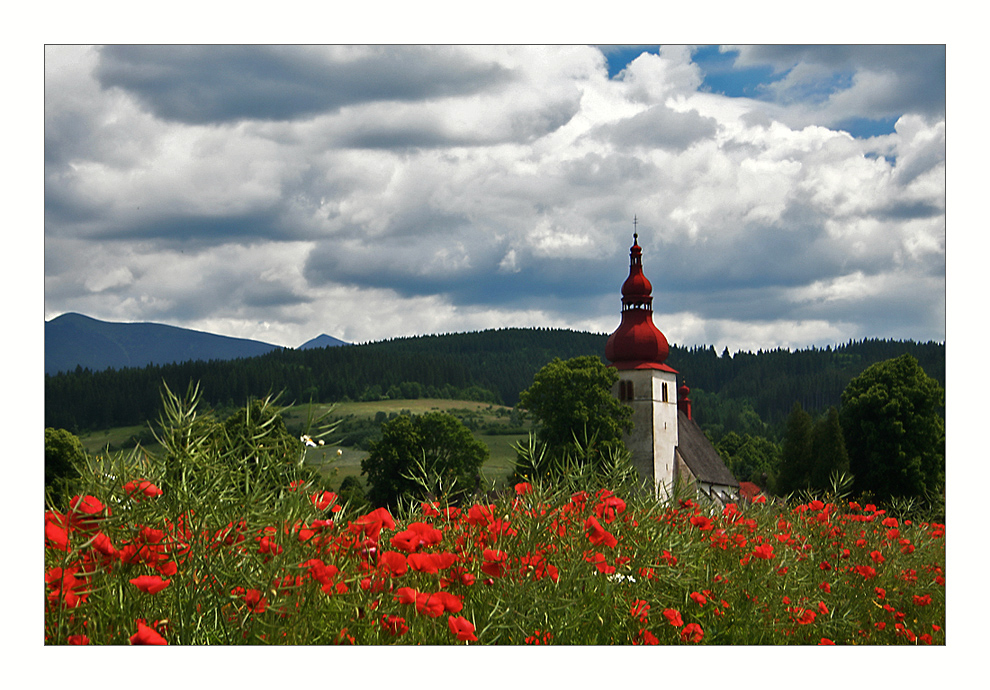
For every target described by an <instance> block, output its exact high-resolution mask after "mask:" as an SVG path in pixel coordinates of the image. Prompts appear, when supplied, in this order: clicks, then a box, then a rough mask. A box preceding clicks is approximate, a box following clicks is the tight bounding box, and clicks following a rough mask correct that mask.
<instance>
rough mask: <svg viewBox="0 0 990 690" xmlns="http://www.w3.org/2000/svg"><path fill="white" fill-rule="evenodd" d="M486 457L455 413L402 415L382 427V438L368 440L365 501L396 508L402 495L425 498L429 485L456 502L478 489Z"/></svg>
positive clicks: (363, 465) (484, 448)
mask: <svg viewBox="0 0 990 690" xmlns="http://www.w3.org/2000/svg"><path fill="white" fill-rule="evenodd" d="M487 459H488V446H486V445H485V444H483V443H481V442H480V441H478V440H477V439H475V438H474V436H472V435H471V432H470V431H469V430H468V429H467V427H465V426H464V425H463V424H462V423H461V422H460V421H458V420H457V418H456V417H454V416H453V415H450V414H447V413H445V412H429V413H427V414H424V415H420V416H416V417H413V416H410V415H405V414H403V415H399V416H398V417H396V418H395V419H392V420H390V421H389V422H387V423H385V424H383V425H382V437H381V439H380V440H378V441H374V442H372V443H371V444H370V455H369V456H368V457H367V458H365V459H364V460H363V461H362V462H361V473H362V474H363V475H365V476H366V477H367V479H368V481H367V483H368V493H367V497H368V500H370V501H371V502H372V503H374V504H375V505H377V506H385V507H388V508H390V509H395V508H397V507H398V505H399V501H400V499H403V498H412V499H414V498H419V499H422V498H426V497H427V494H428V493H429V491H430V489H433V488H436V489H437V490H443V491H444V492H445V493H446V494H447V495H446V497H447V498H448V499H450V500H455V501H456V500H457V499H459V498H460V497H461V496H463V495H465V494H467V493H469V492H472V491H474V490H475V489H477V488H478V486H479V484H480V481H481V475H480V470H481V466H482V464H484V462H485V460H487ZM417 477H418V478H419V479H421V480H423V482H420V481H417V479H416V478H417ZM431 482H436V483H437V484H438V486H436V487H433V486H430V483H431ZM424 483H425V484H426V485H427V486H424ZM428 486H429V489H428V488H427V487H428Z"/></svg>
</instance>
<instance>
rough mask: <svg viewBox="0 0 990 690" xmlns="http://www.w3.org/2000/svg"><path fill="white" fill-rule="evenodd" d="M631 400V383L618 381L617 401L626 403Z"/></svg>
mask: <svg viewBox="0 0 990 690" xmlns="http://www.w3.org/2000/svg"><path fill="white" fill-rule="evenodd" d="M632 399H633V382H632V381H625V380H623V381H619V400H621V401H622V402H626V401H629V400H632Z"/></svg>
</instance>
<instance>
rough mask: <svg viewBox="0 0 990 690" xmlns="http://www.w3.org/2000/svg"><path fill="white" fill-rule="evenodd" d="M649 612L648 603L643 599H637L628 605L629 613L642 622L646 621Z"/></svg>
mask: <svg viewBox="0 0 990 690" xmlns="http://www.w3.org/2000/svg"><path fill="white" fill-rule="evenodd" d="M649 614H650V605H649V604H648V603H647V602H646V601H645V600H644V599H637V600H636V601H634V602H633V603H632V606H630V607H629V615H630V616H632V617H633V618H638V619H639V620H640V621H642V622H643V623H645V622H646V618H647V616H649Z"/></svg>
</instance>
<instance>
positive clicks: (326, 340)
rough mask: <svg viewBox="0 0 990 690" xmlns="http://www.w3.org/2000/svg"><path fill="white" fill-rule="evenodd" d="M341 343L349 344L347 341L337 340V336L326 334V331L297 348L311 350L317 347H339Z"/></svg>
mask: <svg viewBox="0 0 990 690" xmlns="http://www.w3.org/2000/svg"><path fill="white" fill-rule="evenodd" d="M341 345H349V343H345V342H344V341H343V340H338V339H337V338H334V337H333V336H330V335H327V334H326V333H321V334H320V335H318V336H316V337H315V338H313V339H312V340H307V341H306V342H304V343H303V344H302V345H300V346H299V347H298V348H297V349H299V350H312V349H314V348H317V347H339V346H341Z"/></svg>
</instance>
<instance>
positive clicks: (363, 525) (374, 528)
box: [348, 508, 395, 543]
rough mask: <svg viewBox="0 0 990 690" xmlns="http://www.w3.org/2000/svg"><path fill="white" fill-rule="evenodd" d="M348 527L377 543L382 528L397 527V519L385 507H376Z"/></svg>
mask: <svg viewBox="0 0 990 690" xmlns="http://www.w3.org/2000/svg"><path fill="white" fill-rule="evenodd" d="M348 529H350V531H351V532H354V533H356V534H360V535H363V536H364V537H365V538H366V539H370V540H371V541H372V542H376V543H377V541H378V538H379V537H380V536H381V531H382V529H395V520H393V519H392V515H391V514H390V513H389V512H388V510H386V509H385V508H375V509H374V510H373V511H371V512H370V513H368V514H367V515H362V516H361V517H359V518H358V519H357V520H355V521H354V522H352V523H351V524H350V525H349V526H348Z"/></svg>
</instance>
